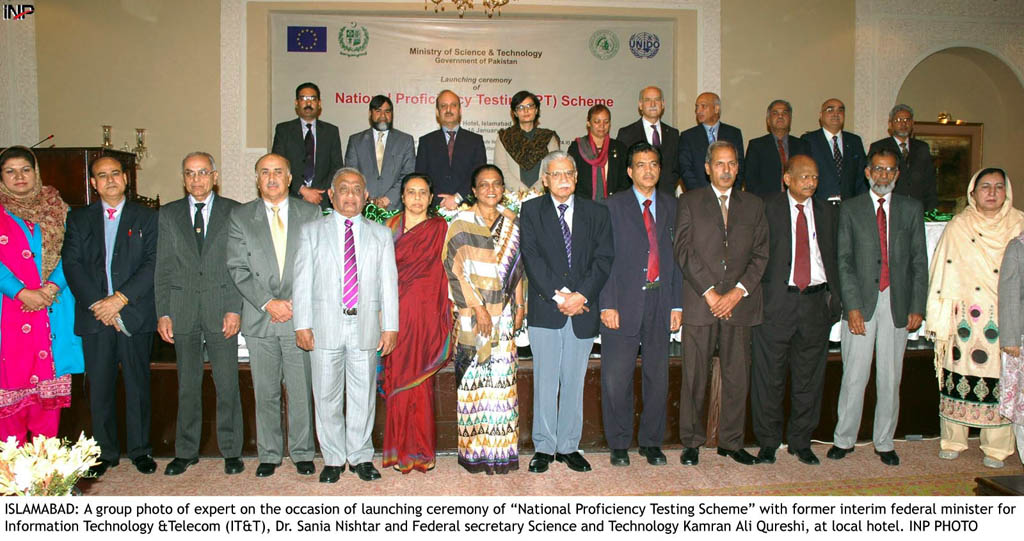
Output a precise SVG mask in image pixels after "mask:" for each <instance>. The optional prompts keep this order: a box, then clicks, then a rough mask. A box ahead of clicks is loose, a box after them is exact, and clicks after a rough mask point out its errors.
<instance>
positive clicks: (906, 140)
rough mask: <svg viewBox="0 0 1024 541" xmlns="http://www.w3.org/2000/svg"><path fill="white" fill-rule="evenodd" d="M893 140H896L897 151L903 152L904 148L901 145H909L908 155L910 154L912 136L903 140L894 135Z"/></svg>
mask: <svg viewBox="0 0 1024 541" xmlns="http://www.w3.org/2000/svg"><path fill="white" fill-rule="evenodd" d="M892 140H893V141H896V151H897V152H903V149H902V148H900V145H901V144H904V143H906V145H907V156H910V138H909V137H907V138H906V139H904V140H902V141H901V140H900V138H899V137H896V136H895V135H893V136H892Z"/></svg>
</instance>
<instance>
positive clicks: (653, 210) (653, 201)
mask: <svg viewBox="0 0 1024 541" xmlns="http://www.w3.org/2000/svg"><path fill="white" fill-rule="evenodd" d="M657 193H658V192H657V190H655V191H653V192H651V197H646V196H644V195H643V194H641V193H640V190H637V189H636V186H633V195H635V196H636V202H637V204H638V205H640V215H641V217H642V216H643V212H644V201H647V200H650V201H651V217H652V218H654V223H655V224H657V223H658V212H657V206H658V198H657V196H656V194H657ZM567 212H568V211H567ZM644 227H645V230H646V225H645V226H644ZM659 263H660V259H659ZM672 263H673V264H674V263H675V262H672ZM660 281H661V276H660V275H659V276H658V279H657V280H655V282H660ZM602 311H603V310H602ZM672 311H673V312H682V311H683V308H682V307H678V308H673V309H672Z"/></svg>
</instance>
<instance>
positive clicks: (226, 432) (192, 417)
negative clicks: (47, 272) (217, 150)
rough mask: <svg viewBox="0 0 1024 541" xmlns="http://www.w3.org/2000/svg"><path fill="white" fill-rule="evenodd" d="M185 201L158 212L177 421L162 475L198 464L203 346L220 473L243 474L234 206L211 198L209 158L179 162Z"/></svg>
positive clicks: (160, 300) (163, 320) (159, 276)
mask: <svg viewBox="0 0 1024 541" xmlns="http://www.w3.org/2000/svg"><path fill="white" fill-rule="evenodd" d="M181 172H182V179H183V180H184V183H185V191H186V192H188V196H187V197H185V198H183V199H179V200H177V201H174V202H171V203H168V204H166V205H164V206H163V208H162V209H160V219H159V220H160V221H159V223H160V226H159V231H160V240H159V242H158V243H157V252H156V254H157V255H156V277H155V284H156V286H155V287H156V313H157V324H156V330H157V333H159V334H160V337H161V338H163V339H164V341H165V342H167V343H170V344H174V354H175V357H176V359H177V361H178V419H177V430H176V431H175V434H174V456H175V458H174V460H172V461H171V462H170V463H169V464H167V468H166V469H165V470H164V474H165V475H179V474H181V473H184V472H185V470H187V469H188V467H189V466H191V465H192V464H195V463H196V462H198V461H199V438H200V436H201V434H202V421H203V347H204V346H205V348H206V353H207V356H208V357H209V359H210V369H211V371H212V373H213V384H214V387H215V388H216V391H217V444H218V445H219V446H220V452H221V455H223V456H224V473H227V474H234V473H241V472H242V470H244V469H245V466H244V465H243V464H242V460H241V458H239V457H240V456H241V454H242V443H243V441H244V435H243V433H242V401H241V399H240V398H239V394H238V329H239V325H240V324H241V317H242V316H241V314H242V296H241V295H240V294H239V293H238V288H236V287H235V283H234V282H232V281H231V275H230V274H228V268H227V256H226V252H227V244H228V217H229V216H230V215H231V210H232V209H234V208H235V207H237V206H238V202H237V201H234V200H233V199H228V198H226V197H220V196H218V195H216V194H214V187H215V186H216V185H217V179H218V176H219V175H218V172H217V165H216V163H215V162H214V160H213V156H211V155H210V154H208V153H206V152H192V153H190V154H188V155H186V156H185V159H183V160H182V162H181Z"/></svg>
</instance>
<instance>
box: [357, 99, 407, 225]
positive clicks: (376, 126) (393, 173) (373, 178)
mask: <svg viewBox="0 0 1024 541" xmlns="http://www.w3.org/2000/svg"><path fill="white" fill-rule="evenodd" d="M394 110H395V108H394V106H393V105H392V104H391V98H389V97H387V96H383V95H377V96H374V97H373V99H372V100H370V128H369V129H367V130H363V131H361V132H359V133H355V134H352V136H351V137H349V138H348V146H347V148H346V149H345V156H348V166H349V167H352V168H354V169H358V170H359V172H360V173H362V174H363V176H364V177H366V189H367V191H369V193H370V201H371V202H372V203H373V204H374V205H377V206H378V207H380V208H386V209H388V210H398V209H400V208H401V207H402V194H401V191H402V177H404V176H405V175H408V174H409V173H412V171H413V168H414V167H415V166H416V152H415V151H414V150H413V143H412V136H411V135H409V134H408V133H405V132H403V131H399V130H396V129H394V128H393V127H392V125H391V124H392V119H393V118H394V116H393V115H394Z"/></svg>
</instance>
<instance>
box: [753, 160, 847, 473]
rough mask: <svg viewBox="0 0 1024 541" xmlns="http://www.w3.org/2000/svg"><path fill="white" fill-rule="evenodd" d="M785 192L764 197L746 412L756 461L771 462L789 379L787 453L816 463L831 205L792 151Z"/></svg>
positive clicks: (833, 308) (832, 285)
mask: <svg viewBox="0 0 1024 541" xmlns="http://www.w3.org/2000/svg"><path fill="white" fill-rule="evenodd" d="M783 181H784V182H785V183H786V187H787V188H788V190H787V191H786V192H780V193H775V194H772V195H770V196H768V197H767V198H766V199H765V201H764V214H765V219H766V220H767V221H768V243H769V244H768V267H767V268H766V269H765V272H764V277H763V278H762V280H761V284H762V288H763V290H764V321H763V322H762V323H761V324H760V325H758V326H756V327H754V331H753V335H754V336H753V354H754V356H753V365H752V366H751V377H750V380H751V383H750V409H751V413H752V415H753V418H754V434H755V435H756V436H757V441H758V443H760V444H761V450H760V452H758V454H757V458H758V459H759V460H760V461H761V462H766V463H769V464H771V463H774V462H775V451H776V449H778V447H779V445H780V444H781V443H782V434H783V430H782V426H783V424H782V417H783V412H782V398H783V396H784V394H785V392H786V377H787V375H788V376H789V377H790V378H791V380H792V384H791V390H790V416H789V426H788V429H787V430H786V434H788V444H789V454H791V455H796V457H797V459H799V460H800V462H803V463H804V464H811V465H813V464H818V463H819V462H818V457H816V456H815V455H814V453H813V452H812V451H811V432H813V431H814V429H815V427H817V426H818V417H819V415H820V413H821V393H822V389H823V387H824V384H825V361H826V360H827V358H828V334H829V331H830V330H831V329H832V325H833V324H834V323H835V322H836V321H839V315H840V310H841V307H840V303H839V271H838V269H837V267H836V212H835V207H833V206H832V205H829V204H828V203H825V202H822V201H819V200H816V199H814V197H813V196H814V190H815V189H816V188H817V187H818V167H817V166H816V165H815V164H814V160H813V159H811V158H810V157H809V156H802V155H796V156H793V157H792V158H791V159H790V160H789V163H788V164H787V167H786V174H785V175H784V176H783Z"/></svg>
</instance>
